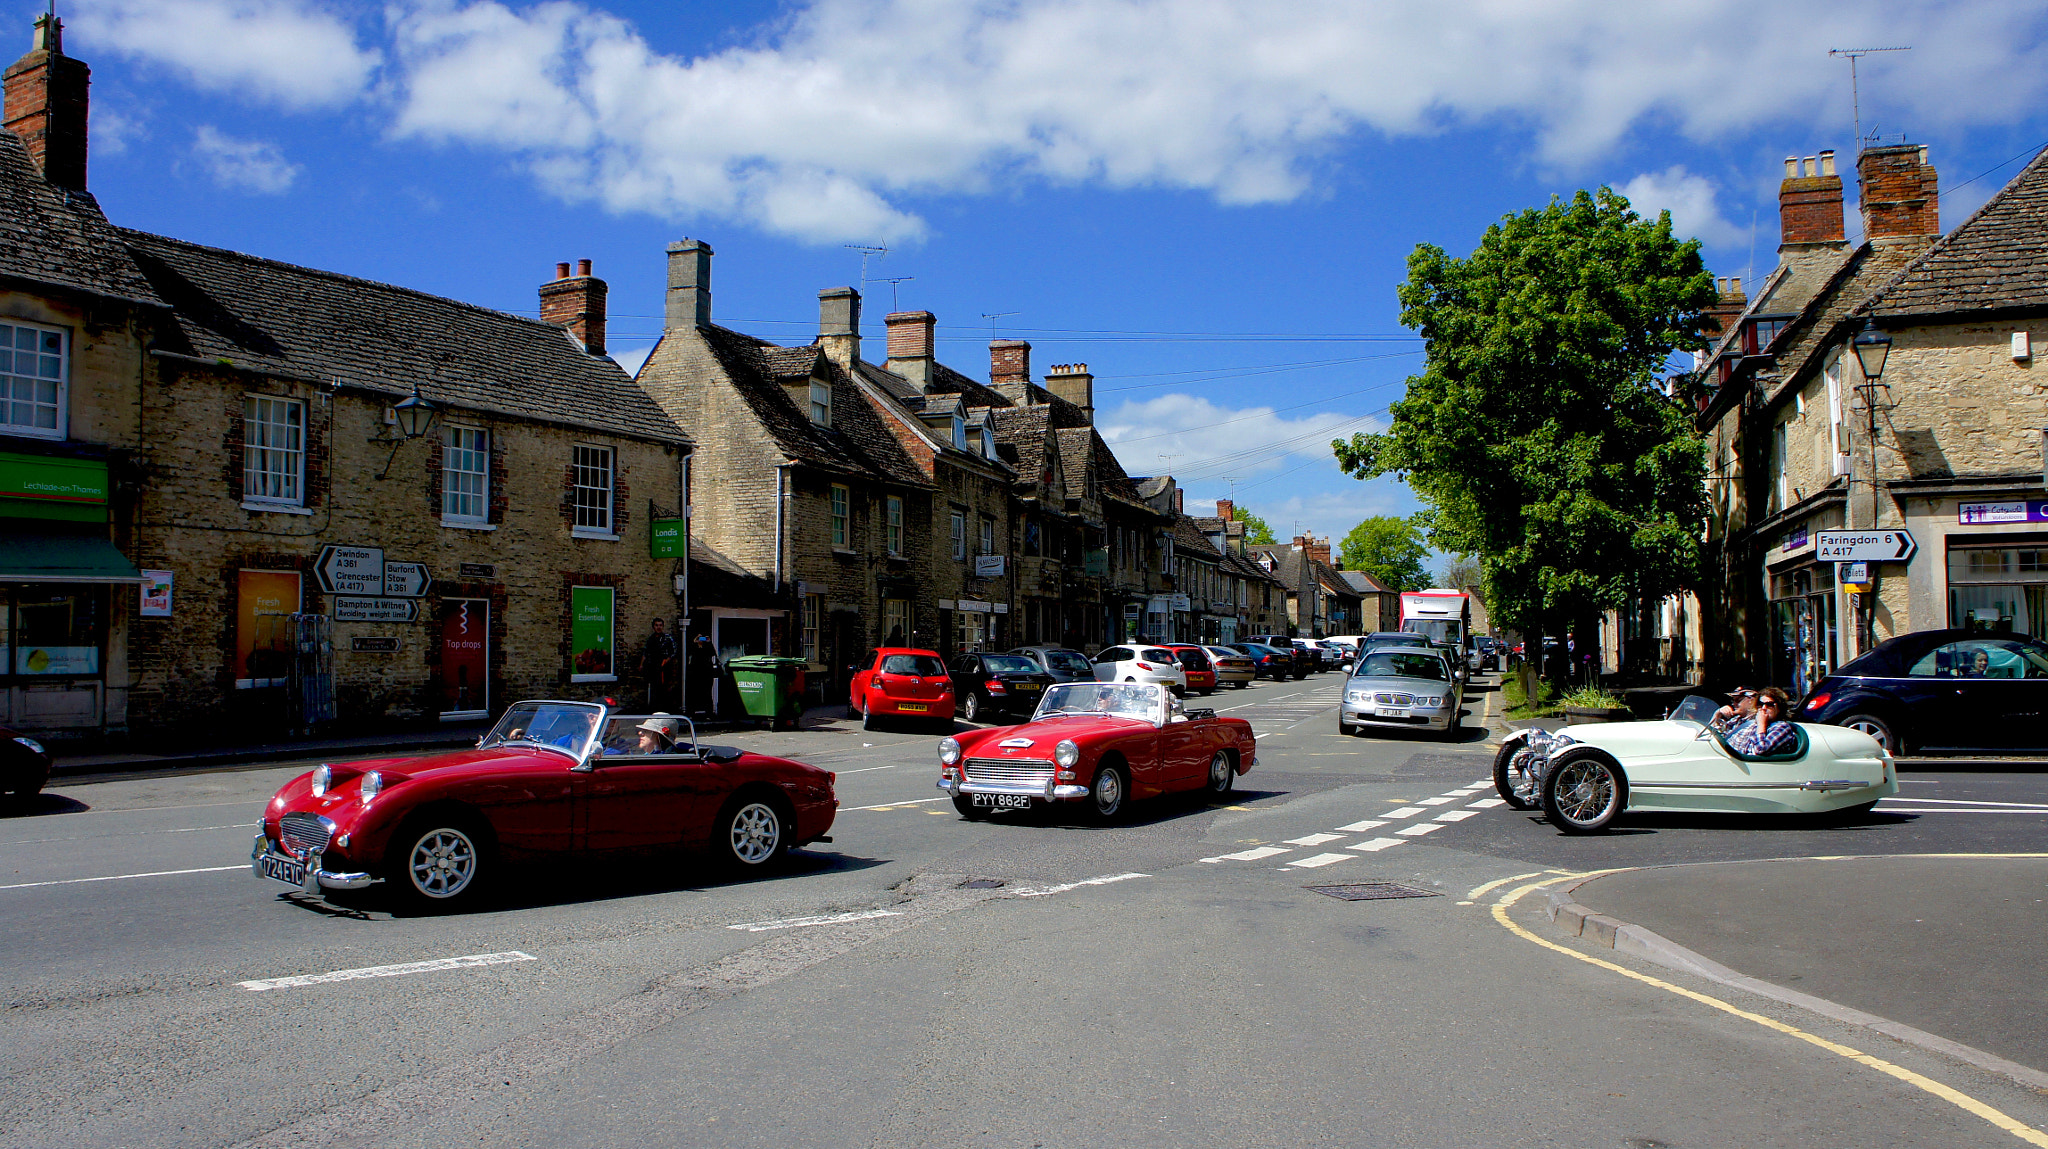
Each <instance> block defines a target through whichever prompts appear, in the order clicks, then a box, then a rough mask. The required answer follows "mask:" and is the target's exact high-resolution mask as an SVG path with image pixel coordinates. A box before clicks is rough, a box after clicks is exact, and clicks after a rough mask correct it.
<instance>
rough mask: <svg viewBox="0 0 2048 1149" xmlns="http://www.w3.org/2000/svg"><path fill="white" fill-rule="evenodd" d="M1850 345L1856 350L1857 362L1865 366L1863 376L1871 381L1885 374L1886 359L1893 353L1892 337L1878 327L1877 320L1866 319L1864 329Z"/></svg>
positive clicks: (1875, 380)
mask: <svg viewBox="0 0 2048 1149" xmlns="http://www.w3.org/2000/svg"><path fill="white" fill-rule="evenodd" d="M1849 347H1850V349H1851V350H1853V351H1855V352H1856V362H1857V363H1858V364H1860V365H1861V366H1862V368H1863V377H1864V378H1865V379H1868V380H1870V381H1871V382H1873V383H1875V382H1877V378H1878V376H1880V375H1883V374H1884V361H1885V360H1886V359H1887V358H1888V357H1890V355H1891V353H1892V337H1891V336H1889V335H1886V334H1885V333H1884V332H1882V331H1879V330H1878V329H1877V321H1876V320H1874V319H1866V320H1864V321H1863V330H1861V331H1858V332H1857V333H1856V338H1854V339H1852V340H1850V341H1849Z"/></svg>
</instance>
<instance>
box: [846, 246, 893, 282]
mask: <svg viewBox="0 0 2048 1149" xmlns="http://www.w3.org/2000/svg"><path fill="white" fill-rule="evenodd" d="M841 246H842V247H844V248H846V250H848V251H857V252H859V253H860V289H861V290H862V291H863V292H865V291H866V290H867V289H868V260H869V259H870V258H874V259H881V258H882V257H883V256H886V255H888V254H889V248H888V247H887V246H886V245H884V244H879V243H848V244H842V245H841Z"/></svg>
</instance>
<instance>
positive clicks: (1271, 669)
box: [1224, 642, 1294, 682]
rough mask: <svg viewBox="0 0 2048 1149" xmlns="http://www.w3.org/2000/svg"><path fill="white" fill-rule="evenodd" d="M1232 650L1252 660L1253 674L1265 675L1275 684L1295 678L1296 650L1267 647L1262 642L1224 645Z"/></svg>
mask: <svg viewBox="0 0 2048 1149" xmlns="http://www.w3.org/2000/svg"><path fill="white" fill-rule="evenodd" d="M1224 645H1225V646H1226V647H1227V648H1229V649H1231V650H1235V651H1238V652H1240V653H1242V654H1243V655H1244V656H1245V657H1246V658H1249V659H1251V660H1252V673H1253V674H1254V675H1260V674H1263V675H1265V676H1266V677H1267V678H1270V679H1272V680H1273V681H1275V682H1279V681H1282V680H1283V679H1288V678H1292V677H1294V648H1293V647H1292V646H1290V647H1288V648H1287V649H1285V650H1282V649H1280V648H1279V647H1277V646H1267V645H1266V644H1265V643H1262V642H1229V643H1225V644H1224Z"/></svg>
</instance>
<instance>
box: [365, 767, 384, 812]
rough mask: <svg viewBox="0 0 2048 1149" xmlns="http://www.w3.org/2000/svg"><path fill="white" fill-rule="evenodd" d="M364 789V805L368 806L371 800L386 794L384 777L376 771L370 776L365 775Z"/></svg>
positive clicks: (371, 772) (370, 773)
mask: <svg viewBox="0 0 2048 1149" xmlns="http://www.w3.org/2000/svg"><path fill="white" fill-rule="evenodd" d="M362 789H363V805H365V806H367V805H369V804H370V799H372V798H375V797H376V796H377V795H379V794H382V793H383V792H384V775H382V774H380V773H378V772H377V771H375V770H372V771H370V772H369V773H368V774H365V775H363V787H362Z"/></svg>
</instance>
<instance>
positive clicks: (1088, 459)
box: [1052, 427, 1100, 502]
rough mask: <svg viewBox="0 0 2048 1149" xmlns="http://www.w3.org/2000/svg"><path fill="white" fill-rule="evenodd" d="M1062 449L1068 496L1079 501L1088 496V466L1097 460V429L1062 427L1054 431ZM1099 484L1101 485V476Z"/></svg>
mask: <svg viewBox="0 0 2048 1149" xmlns="http://www.w3.org/2000/svg"><path fill="white" fill-rule="evenodd" d="M1052 434H1053V442H1055V443H1056V444H1058V446H1059V451H1060V474H1061V476H1062V477H1063V478H1064V479H1065V480H1066V484H1067V491H1066V495H1067V498H1069V499H1073V500H1075V501H1076V502H1079V501H1080V500H1082V499H1085V498H1087V497H1088V468H1089V466H1090V464H1092V463H1094V462H1095V442H1094V440H1095V431H1094V430H1093V429H1092V428H1089V427H1062V428H1060V429H1059V430H1057V431H1054V432H1053V433H1052ZM1097 478H1098V485H1100V476H1098V477H1097Z"/></svg>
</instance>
